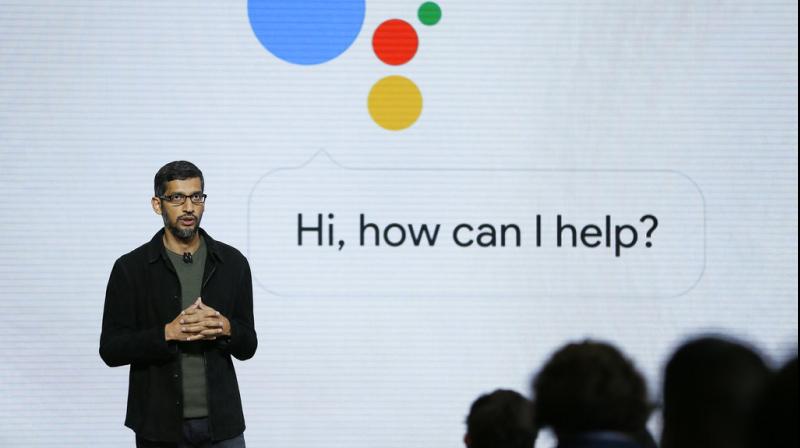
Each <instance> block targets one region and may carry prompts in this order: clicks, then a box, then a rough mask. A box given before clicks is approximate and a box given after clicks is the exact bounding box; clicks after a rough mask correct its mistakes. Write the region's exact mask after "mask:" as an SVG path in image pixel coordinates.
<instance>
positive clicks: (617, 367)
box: [533, 340, 652, 437]
mask: <svg viewBox="0 0 800 448" xmlns="http://www.w3.org/2000/svg"><path fill="white" fill-rule="evenodd" d="M533 392H534V402H535V413H536V419H537V422H538V424H539V426H540V427H547V426H549V427H551V428H552V429H553V431H554V432H555V433H556V435H558V436H559V437H562V436H570V435H577V434H581V433H585V432H592V431H618V432H623V433H628V434H631V435H636V434H640V433H642V431H644V430H645V428H646V425H647V420H648V418H649V416H650V412H651V410H652V406H651V404H650V402H649V401H648V396H647V384H646V383H645V380H644V377H643V376H642V374H641V373H639V371H638V370H636V368H635V367H634V365H633V363H632V362H631V361H630V360H629V359H627V358H626V357H625V356H624V355H623V354H622V352H620V351H619V350H618V349H617V348H615V347H613V346H612V345H610V344H607V343H603V342H596V341H590V340H587V341H584V342H581V343H572V344H568V345H566V346H564V347H563V348H561V349H560V350H558V351H557V352H556V353H555V354H554V355H553V356H552V357H551V358H550V360H549V361H548V362H547V363H546V364H545V366H544V367H543V368H542V370H541V371H540V372H539V374H538V375H537V376H536V378H535V379H534V381H533Z"/></svg>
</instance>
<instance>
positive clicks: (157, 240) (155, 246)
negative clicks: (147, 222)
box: [147, 228, 223, 263]
mask: <svg viewBox="0 0 800 448" xmlns="http://www.w3.org/2000/svg"><path fill="white" fill-rule="evenodd" d="M198 230H199V231H200V235H202V236H203V240H205V242H206V250H207V251H208V253H209V254H210V255H211V256H213V257H214V258H216V259H217V261H219V262H222V261H223V260H222V256H221V255H220V253H219V246H218V245H217V243H216V241H214V239H213V238H211V237H210V236H208V234H207V233H206V231H205V230H203V229H202V228H200V229H198ZM164 231H165V230H164V228H161V229H160V230H159V231H158V232H156V234H155V235H153V238H152V239H151V240H150V242H149V243H147V260H148V262H150V263H155V262H156V261H158V259H159V258H163V259H166V258H167V253H166V248H165V247H164Z"/></svg>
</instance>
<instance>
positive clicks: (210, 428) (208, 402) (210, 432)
mask: <svg viewBox="0 0 800 448" xmlns="http://www.w3.org/2000/svg"><path fill="white" fill-rule="evenodd" d="M216 270H217V265H215V264H212V265H211V271H209V273H208V277H206V278H205V280H203V284H202V285H200V294H201V295H204V294H203V290H204V289H205V287H206V284H207V283H208V281H209V280H210V279H211V276H212V275H214V271H216ZM203 373H204V374H205V376H206V408H207V409H208V435H209V437H211V440H214V427H213V426H212V424H211V394H210V393H209V391H208V390H209V387H208V384H209V381H208V363H207V362H206V351H205V350H203Z"/></svg>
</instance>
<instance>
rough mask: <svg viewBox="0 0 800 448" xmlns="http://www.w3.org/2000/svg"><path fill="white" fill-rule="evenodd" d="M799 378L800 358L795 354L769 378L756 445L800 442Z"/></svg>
mask: <svg viewBox="0 0 800 448" xmlns="http://www.w3.org/2000/svg"><path fill="white" fill-rule="evenodd" d="M797 382H798V377H797V358H794V359H793V360H792V361H790V362H789V363H788V364H786V365H785V366H784V367H783V368H782V369H781V370H780V371H779V372H778V373H777V374H775V375H774V376H773V377H772V378H771V379H770V381H769V385H768V386H767V389H766V391H765V393H764V395H763V397H762V399H761V403H760V406H759V409H758V415H757V418H756V422H757V430H756V433H755V437H754V440H753V443H752V445H751V446H752V448H773V447H775V448H778V447H780V448H783V447H797V446H800V445H798V437H797V422H798V420H800V415H798V406H797V400H798V395H797Z"/></svg>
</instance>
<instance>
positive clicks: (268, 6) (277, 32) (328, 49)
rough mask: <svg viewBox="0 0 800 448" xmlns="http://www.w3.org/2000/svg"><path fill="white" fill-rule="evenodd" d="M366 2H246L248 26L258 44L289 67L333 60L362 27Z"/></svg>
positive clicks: (345, 49) (286, 0) (285, 0)
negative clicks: (290, 64) (289, 65)
mask: <svg viewBox="0 0 800 448" xmlns="http://www.w3.org/2000/svg"><path fill="white" fill-rule="evenodd" d="M366 9H367V5H366V0H249V1H248V2H247V13H248V15H249V17H250V26H251V27H253V32H254V33H255V34H256V37H258V40H259V41H260V42H261V45H263V46H264V48H266V49H267V50H268V51H269V52H270V53H272V54H274V55H275V56H277V57H278V58H280V59H283V60H284V61H286V62H291V63H292V64H299V65H315V64H322V63H323V62H328V61H330V60H332V59H335V58H336V57H337V56H339V55H341V54H342V53H344V52H345V51H347V49H348V48H350V46H351V45H352V44H353V42H354V41H355V40H356V37H358V34H359V33H360V32H361V28H362V26H363V25H364V14H365V12H366Z"/></svg>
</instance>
